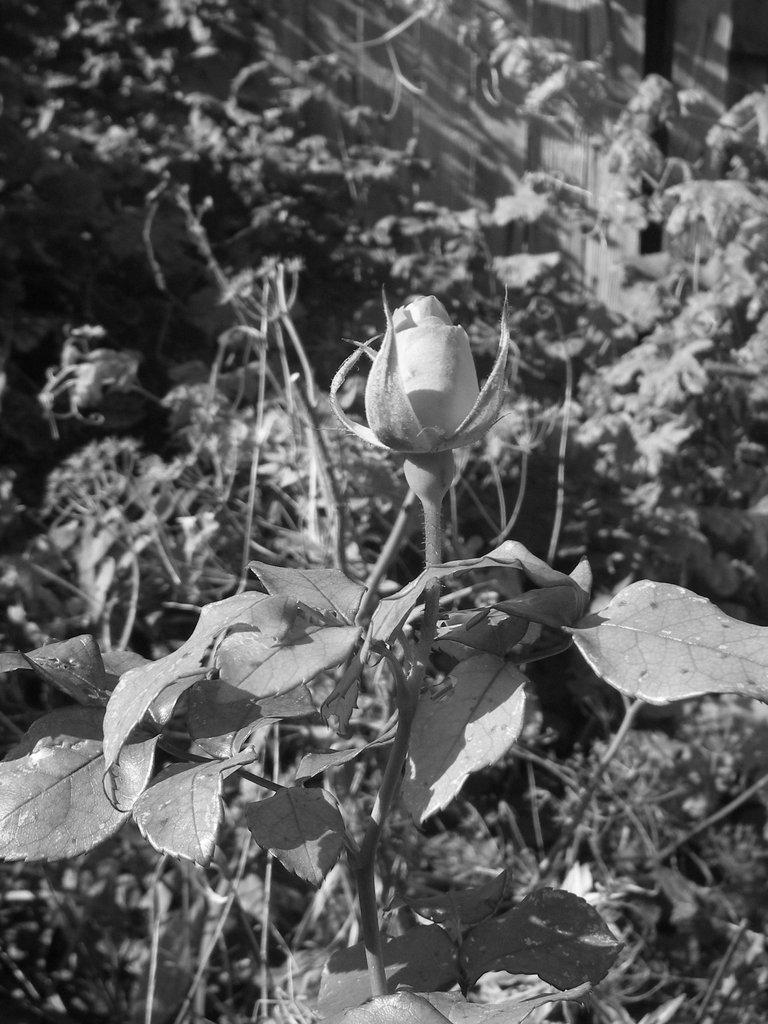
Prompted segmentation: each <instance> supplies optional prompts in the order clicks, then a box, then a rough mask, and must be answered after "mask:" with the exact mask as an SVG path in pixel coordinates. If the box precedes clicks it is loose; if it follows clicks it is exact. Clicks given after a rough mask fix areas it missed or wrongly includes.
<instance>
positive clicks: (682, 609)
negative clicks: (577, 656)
mask: <svg viewBox="0 0 768 1024" xmlns="http://www.w3.org/2000/svg"><path fill="white" fill-rule="evenodd" d="M569 632H570V633H572V634H573V638H574V641H575V643H576V646H577V647H578V648H579V650H580V651H581V653H582V654H583V656H584V657H585V658H586V660H587V661H588V662H589V664H590V665H591V667H592V668H593V669H594V670H595V672H597V673H598V675H600V676H602V677H603V679H605V680H606V681H607V682H609V683H610V684H611V685H612V686H615V687H616V689H617V690H620V691H621V692H622V693H624V694H626V695H627V696H629V697H639V698H640V699H641V700H645V701H648V702H649V703H650V704H667V703H668V702H669V701H674V700H682V699H685V698H689V697H699V696H701V695H702V694H705V693H738V694H742V695H743V696H747V697H755V698H757V699H758V700H762V701H768V628H767V627H765V626H753V625H750V624H749V623H747V622H741V621H740V620H738V619H732V618H730V617H729V616H728V615H726V614H725V613H724V612H721V611H720V610H719V609H718V608H717V607H715V605H713V604H712V603H711V602H710V601H707V600H706V599H705V598H703V597H699V596H698V595H697V594H694V593H692V592H691V591H690V590H685V589H684V588H683V587H677V586H673V585H672V584H669V583H654V582H651V581H649V580H642V581H640V582H638V583H633V584H631V585H630V586H629V587H626V588H625V589H624V590H622V591H621V592H620V593H619V594H617V595H616V597H614V598H613V600H612V601H611V602H610V603H609V604H608V605H607V606H606V607H605V608H603V610H602V611H601V612H599V613H598V614H596V615H589V616H588V617H587V618H585V619H583V620H582V621H581V622H580V623H579V624H578V626H576V627H575V628H573V629H570V630H569Z"/></svg>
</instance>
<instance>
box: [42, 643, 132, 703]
mask: <svg viewBox="0 0 768 1024" xmlns="http://www.w3.org/2000/svg"><path fill="white" fill-rule="evenodd" d="M23 657H24V659H25V660H26V661H27V662H28V663H29V665H31V667H32V668H33V669H34V670H35V672H37V674H38V675H39V676H41V677H42V678H43V679H45V681H46V682H48V683H51V685H52V686H55V687H56V688H57V689H59V690H61V691H62V692H63V693H66V695H67V696H68V697H71V698H72V699H73V700H76V701H77V702H78V704H85V705H91V706H96V707H104V706H105V704H106V703H107V701H108V700H109V695H110V693H111V692H112V690H114V688H115V683H116V682H117V677H116V676H111V675H107V672H106V670H105V668H104V662H103V661H102V658H101V651H100V650H99V645H98V644H97V643H96V641H95V639H94V638H93V637H92V636H91V635H90V634H88V633H85V634H83V635H82V636H75V637H72V639H71V640H62V641H61V642H59V643H52V644H46V645H45V646H44V647H38V648H37V650H35V651H30V652H29V654H24V655H23Z"/></svg>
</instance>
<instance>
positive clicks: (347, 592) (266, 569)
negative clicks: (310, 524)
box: [248, 562, 365, 625]
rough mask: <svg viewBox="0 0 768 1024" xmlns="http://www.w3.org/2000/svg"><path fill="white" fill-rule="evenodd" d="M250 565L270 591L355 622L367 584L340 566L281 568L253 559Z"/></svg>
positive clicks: (330, 617)
mask: <svg viewBox="0 0 768 1024" xmlns="http://www.w3.org/2000/svg"><path fill="white" fill-rule="evenodd" d="M248 568H249V569H250V570H251V572H253V573H255V574H256V575H257V576H258V577H259V579H260V580H261V583H262V585H263V586H264V588H265V590H266V591H267V592H268V593H270V594H272V595H275V596H279V597H284V598H286V599H290V600H292V601H295V602H296V603H297V604H298V605H301V606H303V607H305V608H311V609H313V610H314V611H315V612H318V613H319V614H320V615H321V616H322V617H323V618H326V619H328V620H332V621H333V620H335V621H336V622H339V623H344V624H346V625H351V624H352V623H353V622H354V621H355V615H357V610H358V608H359V607H360V602H361V601H362V599H363V594H364V593H365V587H363V586H362V585H361V584H360V583H355V581H354V580H351V579H349V578H348V577H347V576H345V575H344V573H343V572H339V570H338V569H281V568H278V567H276V566H274V565H267V564H266V563H265V562H251V563H250V565H249V566H248Z"/></svg>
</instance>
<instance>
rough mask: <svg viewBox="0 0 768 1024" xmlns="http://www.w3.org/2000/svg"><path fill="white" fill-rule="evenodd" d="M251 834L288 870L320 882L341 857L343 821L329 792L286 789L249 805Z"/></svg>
mask: <svg viewBox="0 0 768 1024" xmlns="http://www.w3.org/2000/svg"><path fill="white" fill-rule="evenodd" d="M245 820H246V822H247V824H248V828H249V829H250V830H251V835H252V836H253V838H254V839H255V841H256V842H257V843H258V844H259V846H261V847H262V849H264V850H270V851H271V852H272V853H273V854H274V855H275V857H277V859H278V860H279V861H280V863H281V864H283V865H284V866H285V867H286V868H288V870H289V871H293V872H294V874H297V875H298V876H299V877H300V878H303V879H305V880H306V881H307V882H311V883H312V884H313V885H319V884H320V883H321V882H322V880H323V879H324V878H325V876H326V875H327V874H328V872H329V871H330V870H331V868H332V867H333V865H334V864H335V863H336V861H337V860H338V858H339V854H340V853H341V850H342V847H343V845H344V836H345V831H344V821H343V819H342V817H341V814H340V813H339V808H338V806H337V804H336V801H335V800H334V798H333V797H332V796H331V795H330V793H326V792H325V790H322V789H302V788H301V787H295V788H292V789H283V790H281V791H280V792H279V793H276V794H275V795H274V796H271V797H269V798H268V799H266V800H259V801H258V802H256V803H251V804H248V805H247V807H246V809H245Z"/></svg>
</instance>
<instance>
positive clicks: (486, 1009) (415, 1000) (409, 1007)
mask: <svg viewBox="0 0 768 1024" xmlns="http://www.w3.org/2000/svg"><path fill="white" fill-rule="evenodd" d="M588 992H589V986H588V985H585V986H582V987H581V988H579V989H575V990H572V991H571V992H566V993H559V992H557V993H554V992H547V993H545V994H544V995H541V996H533V997H530V996H529V997H527V998H526V997H518V998H517V999H505V1000H503V1002H500V1003H470V1002H469V1001H468V1000H466V999H465V998H464V996H463V995H462V994H461V993H460V992H419V993H416V992H409V991H407V990H405V991H402V992H396V993H395V994H394V995H391V996H380V997H379V998H377V999H371V1000H369V1001H368V1002H367V1003H364V1004H363V1005H362V1006H355V1007H351V1008H350V1009H348V1010H343V1011H342V1012H341V1013H339V1014H337V1015H335V1016H334V1017H332V1018H330V1019H325V1020H324V1022H323V1024H427V1022H429V1024H440V1022H441V1021H446V1020H447V1021H450V1024H522V1022H523V1021H525V1020H526V1019H528V1018H529V1017H530V1015H531V1013H532V1012H533V1011H534V1010H535V1009H536V1008H537V1007H539V1006H544V1005H546V1004H547V1003H553V1002H558V1001H562V1000H566V999H584V998H585V996H586V995H587V994H588ZM430 1011H432V1012H434V1011H437V1016H436V1017H435V1016H432V1015H430ZM666 1019H667V1020H668V1019H671V1018H666Z"/></svg>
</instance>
